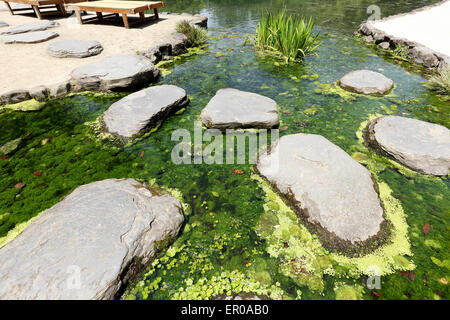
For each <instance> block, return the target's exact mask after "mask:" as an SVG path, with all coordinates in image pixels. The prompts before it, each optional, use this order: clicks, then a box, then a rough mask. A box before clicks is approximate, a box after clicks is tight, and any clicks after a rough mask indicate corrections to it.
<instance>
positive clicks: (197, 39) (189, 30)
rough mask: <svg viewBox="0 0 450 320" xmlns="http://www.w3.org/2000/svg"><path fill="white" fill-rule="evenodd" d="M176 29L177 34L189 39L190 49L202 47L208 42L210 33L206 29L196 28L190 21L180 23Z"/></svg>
mask: <svg viewBox="0 0 450 320" xmlns="http://www.w3.org/2000/svg"><path fill="white" fill-rule="evenodd" d="M175 28H176V30H177V32H180V33H182V34H184V35H185V36H186V37H187V41H188V46H189V47H197V46H201V45H202V44H205V43H206V41H207V40H208V32H207V31H206V30H205V29H202V28H200V27H197V26H194V25H193V24H192V23H190V22H189V21H188V20H183V21H180V22H178V23H177V25H176V27H175Z"/></svg>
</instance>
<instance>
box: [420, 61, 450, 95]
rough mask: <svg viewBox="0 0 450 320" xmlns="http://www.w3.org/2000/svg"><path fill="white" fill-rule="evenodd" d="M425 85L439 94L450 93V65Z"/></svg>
mask: <svg viewBox="0 0 450 320" xmlns="http://www.w3.org/2000/svg"><path fill="white" fill-rule="evenodd" d="M425 85H426V87H427V88H429V89H431V90H433V91H435V92H437V93H439V94H445V95H450V66H447V67H446V68H444V70H442V71H441V73H440V74H438V75H435V76H433V77H431V78H430V79H429V80H428V81H427V83H426V84H425Z"/></svg>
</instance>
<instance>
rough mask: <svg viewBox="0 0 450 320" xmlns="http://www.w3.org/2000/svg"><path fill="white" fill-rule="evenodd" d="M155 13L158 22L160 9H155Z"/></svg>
mask: <svg viewBox="0 0 450 320" xmlns="http://www.w3.org/2000/svg"><path fill="white" fill-rule="evenodd" d="M153 12H154V13H155V19H156V20H158V19H159V14H158V8H155V9H153Z"/></svg>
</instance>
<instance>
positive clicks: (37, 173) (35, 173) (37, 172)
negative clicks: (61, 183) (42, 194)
mask: <svg viewBox="0 0 450 320" xmlns="http://www.w3.org/2000/svg"><path fill="white" fill-rule="evenodd" d="M33 174H34V175H35V176H36V177H40V176H42V172H40V171H39V170H36V171H35V172H33Z"/></svg>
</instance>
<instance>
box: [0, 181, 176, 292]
mask: <svg viewBox="0 0 450 320" xmlns="http://www.w3.org/2000/svg"><path fill="white" fill-rule="evenodd" d="M180 208H181V205H180V203H179V201H178V200H177V199H175V198H174V197H172V196H170V195H159V194H158V193H156V192H154V191H151V190H149V189H148V188H146V187H145V186H144V185H142V184H141V183H139V182H137V181H136V180H134V179H120V180H118V179H108V180H103V181H99V182H94V183H90V184H87V185H84V186H81V187H79V188H77V189H75V190H74V191H73V192H72V193H71V194H69V195H68V196H67V197H66V198H64V200H62V201H61V202H59V203H58V204H56V205H55V206H53V207H52V208H50V209H48V210H47V211H46V212H44V213H43V214H42V215H41V216H40V217H39V218H38V219H37V220H35V221H34V222H32V223H31V225H30V226H28V227H27V228H26V229H25V230H24V231H23V232H22V233H21V234H20V235H18V236H17V237H16V238H15V239H14V240H12V241H11V242H10V243H8V244H7V245H6V246H4V247H3V248H2V249H0V261H1V264H0V299H2V300H3V299H33V300H37V299H58V300H59V299H70V300H72V299H113V298H117V295H118V293H119V294H120V292H121V291H122V290H123V288H124V286H125V285H126V284H127V282H128V280H130V277H131V279H132V278H133V277H135V275H136V273H137V272H138V271H140V270H141V269H142V265H147V264H148V263H149V262H150V261H151V259H153V258H154V257H155V256H156V254H157V252H158V250H161V245H162V244H163V243H167V242H169V241H170V239H171V238H174V237H176V235H177V234H178V232H179V229H180V227H181V224H182V223H183V220H184V217H183V214H182V211H181V209H180Z"/></svg>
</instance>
